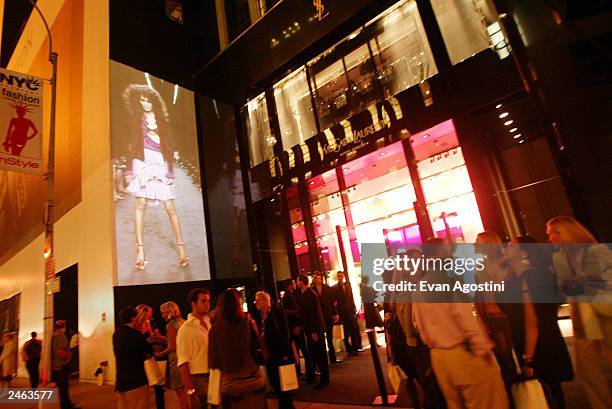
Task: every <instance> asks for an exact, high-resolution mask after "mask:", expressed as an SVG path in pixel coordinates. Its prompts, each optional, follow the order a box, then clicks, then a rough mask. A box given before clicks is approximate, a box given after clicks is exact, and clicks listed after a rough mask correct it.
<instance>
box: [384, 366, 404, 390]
mask: <svg viewBox="0 0 612 409" xmlns="http://www.w3.org/2000/svg"><path fill="white" fill-rule="evenodd" d="M387 375H388V376H389V382H391V386H392V387H393V390H394V391H395V393H396V394H399V393H400V386H401V384H402V381H403V380H404V379H408V377H407V376H406V374H405V373H404V371H403V370H402V368H400V367H399V366H398V365H395V364H391V363H390V364H389V367H388V371H387Z"/></svg>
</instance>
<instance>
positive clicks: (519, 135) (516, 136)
mask: <svg viewBox="0 0 612 409" xmlns="http://www.w3.org/2000/svg"><path fill="white" fill-rule="evenodd" d="M521 135H523V134H522V133H517V134H516V135H514V139H518V138H520V137H521Z"/></svg>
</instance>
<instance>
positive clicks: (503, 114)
mask: <svg viewBox="0 0 612 409" xmlns="http://www.w3.org/2000/svg"><path fill="white" fill-rule="evenodd" d="M507 116H508V113H507V112H504V113H502V114H500V115H499V117H500V118H505V117H507Z"/></svg>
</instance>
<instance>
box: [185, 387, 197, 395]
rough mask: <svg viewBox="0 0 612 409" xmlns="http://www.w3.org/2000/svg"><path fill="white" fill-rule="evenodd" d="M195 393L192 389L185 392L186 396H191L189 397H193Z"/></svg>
mask: <svg viewBox="0 0 612 409" xmlns="http://www.w3.org/2000/svg"><path fill="white" fill-rule="evenodd" d="M195 391H196V390H195V389H194V388H191V389H188V390H187V395H189V396H191V395H193V394H194V393H195Z"/></svg>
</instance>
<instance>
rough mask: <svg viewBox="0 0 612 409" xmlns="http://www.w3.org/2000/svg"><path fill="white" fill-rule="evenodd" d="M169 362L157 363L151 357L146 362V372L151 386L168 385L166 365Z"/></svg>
mask: <svg viewBox="0 0 612 409" xmlns="http://www.w3.org/2000/svg"><path fill="white" fill-rule="evenodd" d="M167 364H168V361H156V360H155V358H153V357H151V358H149V359H147V360H146V361H144V370H145V373H146V375H147V380H148V381H149V386H155V385H163V384H165V383H166V365H167Z"/></svg>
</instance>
